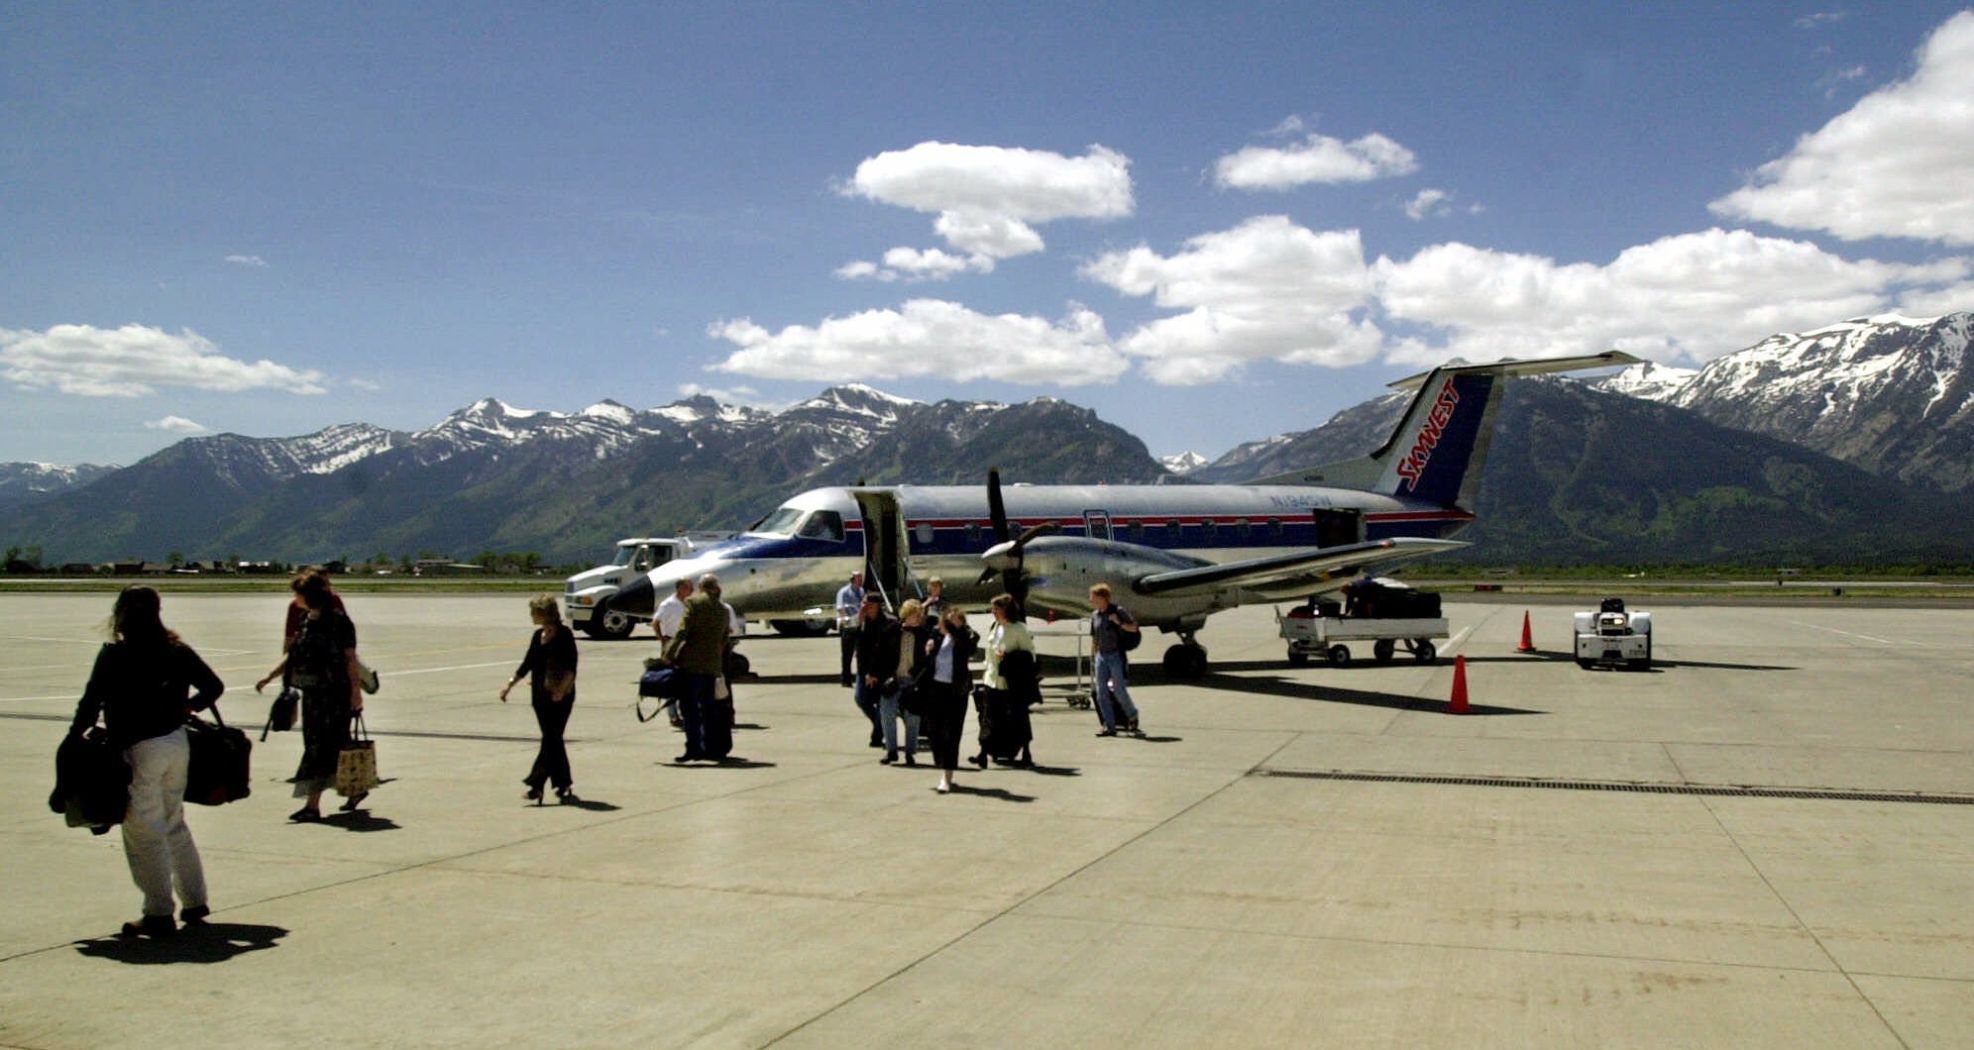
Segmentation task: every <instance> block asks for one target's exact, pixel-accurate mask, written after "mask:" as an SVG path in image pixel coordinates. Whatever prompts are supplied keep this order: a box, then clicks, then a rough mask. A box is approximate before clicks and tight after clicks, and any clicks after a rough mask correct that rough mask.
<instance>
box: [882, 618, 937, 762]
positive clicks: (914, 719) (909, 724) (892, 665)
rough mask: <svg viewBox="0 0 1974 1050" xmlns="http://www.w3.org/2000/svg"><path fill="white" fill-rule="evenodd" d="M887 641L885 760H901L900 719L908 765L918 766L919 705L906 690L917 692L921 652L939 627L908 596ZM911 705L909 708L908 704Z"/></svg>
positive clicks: (884, 705) (884, 692) (884, 701)
mask: <svg viewBox="0 0 1974 1050" xmlns="http://www.w3.org/2000/svg"><path fill="white" fill-rule="evenodd" d="M885 633H886V635H887V636H888V640H887V641H886V642H885V643H884V644H885V646H886V647H888V651H889V652H890V654H891V655H890V660H889V662H888V663H885V662H882V661H880V663H879V667H880V668H884V669H885V670H883V671H882V672H881V673H880V675H879V677H880V678H881V679H882V680H881V681H880V682H879V683H878V701H877V717H878V721H880V722H882V723H883V725H884V759H883V761H884V763H885V764H886V765H889V764H891V763H893V762H896V761H898V743H899V741H898V721H899V720H900V719H903V720H904V723H905V739H904V745H905V764H906V765H908V766H916V765H918V735H919V716H918V713H917V712H916V711H914V710H912V708H916V707H917V706H918V699H917V697H916V695H914V696H913V697H912V698H911V699H910V700H907V699H906V694H907V693H912V694H916V693H917V690H918V687H917V685H916V684H915V683H914V681H913V679H914V672H916V671H917V670H918V665H919V660H920V659H921V657H920V655H919V654H920V653H921V652H923V651H924V648H925V643H926V642H928V641H931V640H932V639H933V638H934V637H935V636H937V634H938V633H939V632H938V628H936V627H931V626H928V625H927V624H926V622H925V607H924V606H922V605H920V604H919V601H918V599H916V598H907V599H905V603H904V604H903V605H900V606H898V619H897V620H896V621H894V622H893V623H892V625H891V626H890V628H889V629H887V630H886V632H885ZM907 704H909V705H910V707H907V706H906V705H907Z"/></svg>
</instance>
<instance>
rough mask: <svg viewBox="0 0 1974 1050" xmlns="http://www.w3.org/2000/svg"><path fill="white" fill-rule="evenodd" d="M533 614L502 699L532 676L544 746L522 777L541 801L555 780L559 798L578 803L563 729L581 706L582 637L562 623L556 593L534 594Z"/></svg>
mask: <svg viewBox="0 0 1974 1050" xmlns="http://www.w3.org/2000/svg"><path fill="white" fill-rule="evenodd" d="M528 615H529V616H530V617H532V618H533V619H534V621H535V634H534V637H533V638H530V639H529V640H528V655H527V656H525V657H523V658H522V659H521V666H520V667H519V668H517V669H516V670H515V672H514V677H513V678H512V679H509V680H508V683H507V684H506V685H504V686H502V687H501V690H500V702H501V703H503V704H504V703H506V702H507V692H508V690H510V689H513V688H514V687H515V686H516V685H518V684H520V681H521V679H523V678H526V679H528V690H529V696H530V698H531V699H532V700H533V701H534V707H535V722H536V724H538V725H540V726H541V749H540V750H539V751H537V752H536V753H535V767H534V768H533V769H531V770H529V771H528V775H527V776H526V777H525V778H523V779H522V781H521V782H522V783H524V784H526V785H528V794H527V798H528V799H529V800H530V801H532V802H535V803H536V804H540V802H541V794H542V785H543V784H545V783H550V782H552V783H554V785H555V797H556V799H557V800H559V801H561V802H565V803H566V802H576V801H579V800H578V799H577V798H576V792H575V790H574V788H575V780H574V778H573V777H572V776H571V775H570V773H569V752H568V750H567V749H566V748H564V747H563V746H562V730H563V729H565V728H566V727H567V726H568V725H569V712H570V710H572V709H573V708H574V707H575V706H576V636H575V634H574V633H573V632H571V631H570V630H569V628H568V627H567V626H565V625H564V624H563V623H562V610H561V608H560V607H558V606H557V605H556V603H555V598H554V596H553V595H547V594H544V595H542V596H540V597H538V598H533V599H530V600H529V602H528Z"/></svg>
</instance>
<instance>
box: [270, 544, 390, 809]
mask: <svg viewBox="0 0 1974 1050" xmlns="http://www.w3.org/2000/svg"><path fill="white" fill-rule="evenodd" d="M295 594H296V595H297V596H298V597H299V598H301V600H302V604H303V605H304V606H305V607H306V609H307V612H306V614H305V615H304V616H303V617H302V623H301V627H300V629H299V630H298V631H296V633H295V638H294V641H293V642H292V643H290V644H289V646H288V652H287V655H285V656H284V657H282V659H281V662H280V663H279V664H277V665H275V668H274V670H272V671H269V672H268V673H267V676H266V677H265V678H262V679H261V680H260V681H258V682H255V683H254V691H255V692H260V691H262V690H264V689H266V688H267V683H269V682H272V681H274V680H275V679H276V678H280V677H281V676H282V675H284V674H285V675H287V679H286V680H287V681H288V683H289V684H291V685H293V686H294V687H295V688H296V689H298V690H300V691H301V694H302V760H301V764H300V765H298V766H297V767H296V768H295V776H294V780H293V783H294V785H295V797H296V798H302V799H306V800H307V801H306V802H304V803H303V804H302V808H300V809H298V810H296V811H294V812H293V813H290V814H288V819H289V820H292V821H295V822H296V823H307V822H309V821H316V820H321V819H322V792H323V790H324V789H326V788H328V787H329V785H330V784H331V783H333V782H334V781H335V779H336V760H337V757H338V756H340V755H341V754H342V752H343V748H344V747H346V746H348V744H349V741H350V719H351V718H353V717H354V716H356V715H357V714H359V713H361V712H362V711H363V692H362V690H361V689H360V688H358V685H357V682H358V680H359V670H358V662H357V652H356V625H355V624H354V623H351V622H350V618H349V617H348V616H346V615H344V614H343V613H341V612H339V611H337V608H336V606H337V604H338V603H337V601H336V596H335V594H334V593H332V592H331V591H330V590H329V578H328V576H326V575H304V577H303V579H302V580H301V582H300V583H299V584H297V585H296V586H295ZM369 794H370V793H369V792H368V791H363V792H358V793H357V794H355V795H352V796H350V797H349V798H347V799H345V800H344V801H343V805H342V809H343V811H344V812H349V811H351V810H354V809H356V807H357V806H359V805H362V804H363V800H364V799H365V798H366V797H368V796H369Z"/></svg>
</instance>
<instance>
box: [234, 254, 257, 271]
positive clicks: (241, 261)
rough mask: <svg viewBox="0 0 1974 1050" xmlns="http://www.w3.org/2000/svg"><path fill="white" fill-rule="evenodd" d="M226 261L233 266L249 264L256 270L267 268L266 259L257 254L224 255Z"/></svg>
mask: <svg viewBox="0 0 1974 1050" xmlns="http://www.w3.org/2000/svg"><path fill="white" fill-rule="evenodd" d="M226 261H227V262H230V263H232V264H233V265H235V266H251V267H253V268H255V269H257V270H264V269H266V268H267V260H266V259H263V258H261V257H260V256H258V255H229V256H227V257H226Z"/></svg>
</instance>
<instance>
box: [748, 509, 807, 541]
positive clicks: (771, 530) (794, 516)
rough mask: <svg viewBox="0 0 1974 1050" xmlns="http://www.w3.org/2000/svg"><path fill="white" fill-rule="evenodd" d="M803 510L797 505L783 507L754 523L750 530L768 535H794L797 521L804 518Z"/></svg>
mask: <svg viewBox="0 0 1974 1050" xmlns="http://www.w3.org/2000/svg"><path fill="white" fill-rule="evenodd" d="M802 513H803V512H802V511H801V510H800V509H799V508H796V507H781V508H778V509H777V510H776V511H775V512H774V513H773V514H770V515H768V516H767V517H765V518H762V519H761V520H760V521H757V522H755V523H754V527H753V528H751V529H748V530H747V531H748V532H759V533H762V534H764V535H768V536H793V535H795V523H796V522H798V521H801V520H802Z"/></svg>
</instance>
